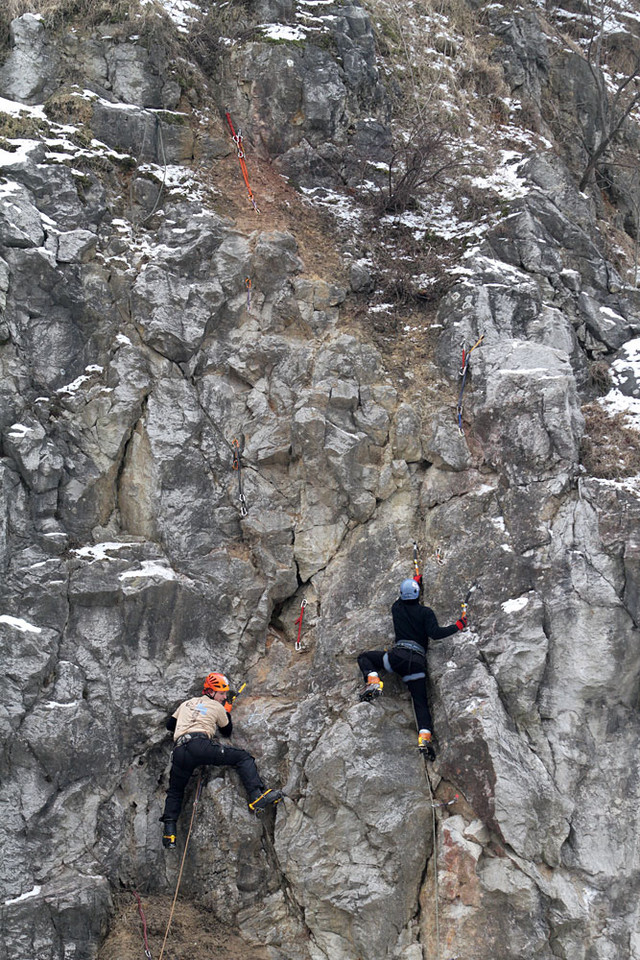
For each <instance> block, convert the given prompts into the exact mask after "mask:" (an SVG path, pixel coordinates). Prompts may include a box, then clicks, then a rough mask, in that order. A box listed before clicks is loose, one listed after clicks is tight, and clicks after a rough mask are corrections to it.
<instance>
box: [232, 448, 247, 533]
mask: <svg viewBox="0 0 640 960" xmlns="http://www.w3.org/2000/svg"><path fill="white" fill-rule="evenodd" d="M231 449H232V450H233V469H234V470H236V471H237V472H238V500H239V501H240V513H241V514H242V516H243V517H246V515H247V512H248V511H247V501H246V498H245V495H244V491H243V489H242V462H241V458H242V451H241V450H240V443H239V442H238V440H236V439H234V440H232V442H231Z"/></svg>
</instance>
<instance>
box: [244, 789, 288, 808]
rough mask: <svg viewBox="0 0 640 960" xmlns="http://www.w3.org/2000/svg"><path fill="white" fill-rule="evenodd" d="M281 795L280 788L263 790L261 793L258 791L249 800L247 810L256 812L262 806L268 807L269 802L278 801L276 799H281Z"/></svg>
mask: <svg viewBox="0 0 640 960" xmlns="http://www.w3.org/2000/svg"><path fill="white" fill-rule="evenodd" d="M282 796H283V794H282V791H281V790H264V791H263V793H259V794H258V795H257V796H256V797H254V798H253V799H252V800H250V801H249V810H253V811H254V813H257V812H258V810H264V808H265V807H268V806H269V804H271V803H278V801H280V800H282Z"/></svg>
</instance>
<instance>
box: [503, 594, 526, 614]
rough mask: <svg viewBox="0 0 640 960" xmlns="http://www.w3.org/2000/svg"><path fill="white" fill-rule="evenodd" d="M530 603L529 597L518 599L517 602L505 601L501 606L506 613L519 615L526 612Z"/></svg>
mask: <svg viewBox="0 0 640 960" xmlns="http://www.w3.org/2000/svg"><path fill="white" fill-rule="evenodd" d="M528 603H529V597H518V598H517V599H516V600H505V602H504V603H501V604H500V606H501V607H502V609H503V610H504V612H505V613H519V612H520V610H524V608H525V607H526V605H527V604H528Z"/></svg>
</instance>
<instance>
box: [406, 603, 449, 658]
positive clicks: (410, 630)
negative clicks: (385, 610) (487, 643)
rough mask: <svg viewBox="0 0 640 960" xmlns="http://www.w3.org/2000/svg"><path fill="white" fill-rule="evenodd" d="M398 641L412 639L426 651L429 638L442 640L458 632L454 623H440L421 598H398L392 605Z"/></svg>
mask: <svg viewBox="0 0 640 960" xmlns="http://www.w3.org/2000/svg"><path fill="white" fill-rule="evenodd" d="M391 616H392V617H393V627H394V630H395V632H396V643H400V642H401V641H402V640H410V641H412V642H413V643H418V644H420V646H421V647H423V648H424V651H425V653H426V650H427V644H428V642H429V640H430V639H431V640H442V639H444V637H450V636H452V634H454V633H457V632H458V627H457V626H456V624H455V623H452V624H451V626H450V627H441V626H439V625H438V619H437V617H436V615H435V613H434V612H433V610H432V609H431V607H423V606H422V604H421V603H420V601H419V600H400V599H398V600H396V602H395V603H394V604H393V606H392V607H391Z"/></svg>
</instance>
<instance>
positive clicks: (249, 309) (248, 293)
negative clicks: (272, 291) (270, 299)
mask: <svg viewBox="0 0 640 960" xmlns="http://www.w3.org/2000/svg"><path fill="white" fill-rule="evenodd" d="M244 285H245V287H246V288H247V313H251V277H245V280H244Z"/></svg>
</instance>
